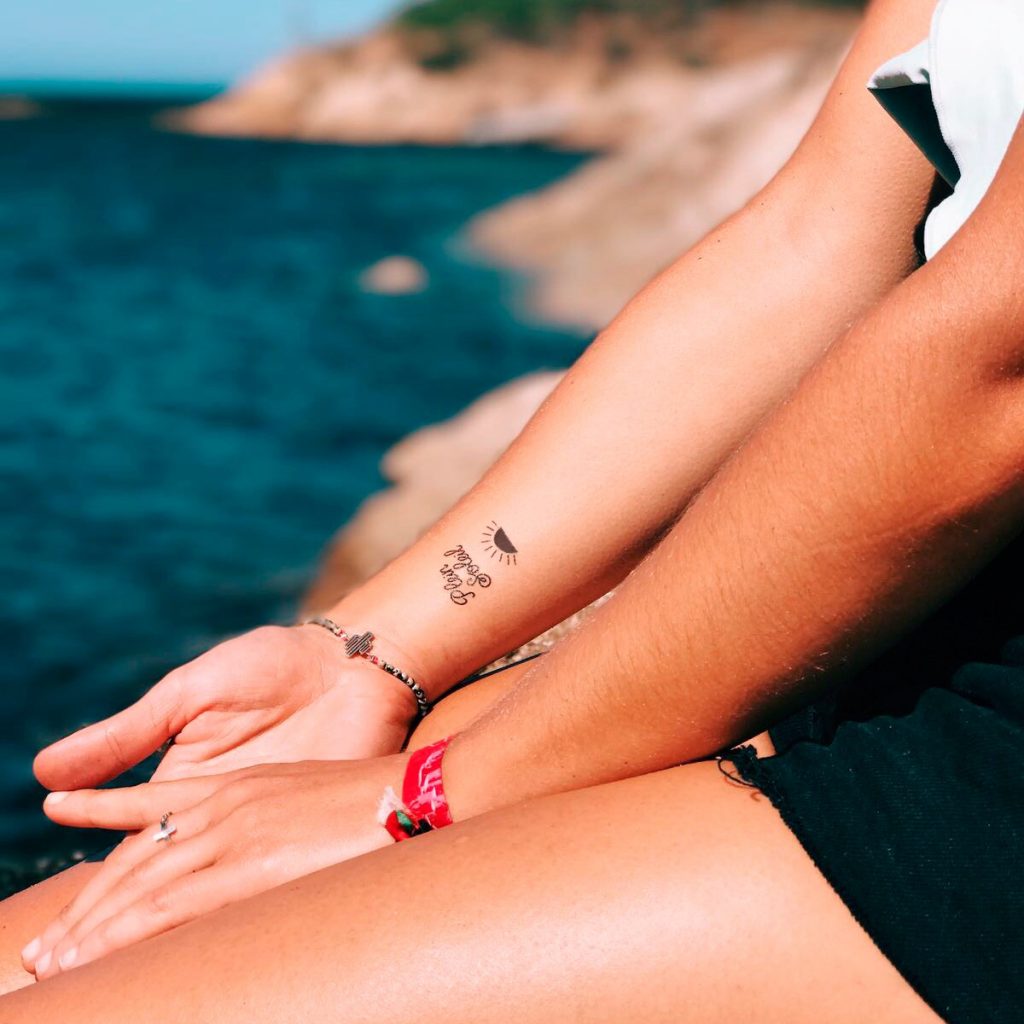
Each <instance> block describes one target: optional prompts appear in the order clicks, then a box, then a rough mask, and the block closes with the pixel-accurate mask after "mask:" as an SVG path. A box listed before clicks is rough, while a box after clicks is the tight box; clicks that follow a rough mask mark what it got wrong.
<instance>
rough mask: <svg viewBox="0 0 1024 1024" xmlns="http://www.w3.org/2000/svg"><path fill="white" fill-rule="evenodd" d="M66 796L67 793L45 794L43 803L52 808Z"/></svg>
mask: <svg viewBox="0 0 1024 1024" xmlns="http://www.w3.org/2000/svg"><path fill="white" fill-rule="evenodd" d="M66 796H67V793H47V795H46V799H45V800H44V801H43V803H44V804H49V805H50V806H51V807H52V806H53V805H54V804H59V803H60V802H61V800H63V799H64V798H65V797H66Z"/></svg>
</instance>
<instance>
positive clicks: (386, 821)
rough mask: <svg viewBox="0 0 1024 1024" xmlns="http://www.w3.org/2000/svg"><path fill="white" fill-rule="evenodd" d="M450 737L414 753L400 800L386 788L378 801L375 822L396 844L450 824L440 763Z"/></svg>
mask: <svg viewBox="0 0 1024 1024" xmlns="http://www.w3.org/2000/svg"><path fill="white" fill-rule="evenodd" d="M449 742H450V737H449V738H448V739H444V740H438V741H437V743H432V744H430V746H428V747H424V748H423V749H422V750H417V751H416V752H415V753H414V754H413V755H412V757H411V758H409V763H408V765H407V766H406V769H405V779H404V781H403V782H402V799H401V800H399V799H398V797H397V796H396V795H395V791H394V790H393V789H392V788H391V787H390V786H389V787H388V788H387V789H386V790H385V791H384V796H383V797H382V798H381V802H380V807H379V809H378V811H377V820H378V821H379V822H380V823H381V824H382V825H383V826H384V828H385V829H387V832H388V835H389V836H391V838H392V839H394V841H395V842H396V843H401V842H403V841H404V840H406V839H412V838H413V837H414V836H421V835H423V834H424V833H425V832H433V831H434V829H438V828H444V827H445V826H446V825H451V824H452V812H451V809H450V808H449V807H448V798H447V797H446V796H445V792H444V779H443V778H442V775H441V762H442V760H443V759H444V752H445V751H446V750H447V749H448V744H449Z"/></svg>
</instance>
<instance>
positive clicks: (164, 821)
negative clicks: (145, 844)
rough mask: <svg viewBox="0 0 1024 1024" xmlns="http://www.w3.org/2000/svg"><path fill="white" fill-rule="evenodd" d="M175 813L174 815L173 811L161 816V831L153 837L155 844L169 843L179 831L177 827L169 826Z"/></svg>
mask: <svg viewBox="0 0 1024 1024" xmlns="http://www.w3.org/2000/svg"><path fill="white" fill-rule="evenodd" d="M173 813H174V812H173V811H168V812H167V813H166V814H164V815H161V817H160V831H159V832H157V834H156V835H155V836H153V842H155V843H163V842H167V841H168V840H169V839H170V838H171V836H173V835H174V833H175V832H177V831H178V827H177V825H170V824H168V822H169V820H170V817H171V815H172V814H173Z"/></svg>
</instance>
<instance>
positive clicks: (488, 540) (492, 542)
mask: <svg viewBox="0 0 1024 1024" xmlns="http://www.w3.org/2000/svg"><path fill="white" fill-rule="evenodd" d="M483 544H484V550H485V551H489V552H490V553H491V558H496V559H497V560H498V561H499V562H504V563H505V564H506V565H516V564H517V562H516V555H518V554H519V549H518V548H517V547H516V546H515V544H513V543H512V541H510V540H509V539H508V534H507V533H506V532H505V531H504V530H503V529H502V528H501V527H500V526H499V525H498V524H497V523H496V522H495V521H494V520H493V519H492V520H491V524H490V526H487V527H485V528H484V535H483Z"/></svg>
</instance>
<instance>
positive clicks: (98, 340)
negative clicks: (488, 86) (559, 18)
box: [0, 105, 585, 867]
mask: <svg viewBox="0 0 1024 1024" xmlns="http://www.w3.org/2000/svg"><path fill="white" fill-rule="evenodd" d="M150 114H151V111H149V110H147V109H144V108H139V107H113V106H103V105H94V106H84V105H78V106H74V105H67V106H63V107H59V108H55V109H54V110H53V111H52V112H51V113H50V114H49V115H48V116H43V117H39V118H34V119H31V120H26V121H14V122H6V123H0V517H2V518H0V523H2V527H0V529H2V534H0V566H2V578H3V593H2V599H0V600H2V612H0V652H2V655H0V666H2V667H0V673H2V674H0V723H2V724H0V783H2V794H3V797H2V801H0V863H7V864H15V865H17V866H19V867H23V866H28V865H32V864H35V863H37V862H39V861H40V859H45V858H48V857H52V856H60V857H63V856H68V855H70V854H72V852H74V851H79V850H86V851H89V850H92V849H95V848H98V847H99V846H100V845H105V843H104V840H105V839H107V837H105V836H103V835H101V834H83V833H75V832H70V831H67V830H63V829H58V828H57V827H56V826H53V825H50V824H49V823H48V822H47V821H46V819H45V818H44V817H43V816H42V814H41V812H40V811H39V809H38V808H39V803H40V800H41V798H42V795H43V793H42V790H41V789H40V788H39V787H38V786H37V785H36V783H35V782H34V781H33V779H32V775H31V770H30V762H31V758H32V755H33V753H34V752H35V751H36V750H37V749H38V748H39V747H41V746H43V745H45V744H46V743H48V742H50V741H52V740H54V739H56V738H58V737H59V736H61V735H63V734H65V733H66V732H68V731H70V730H72V729H74V728H76V727H78V726H80V725H82V724H85V723H86V722H90V721H94V720H96V719H97V718H100V717H103V716H105V715H107V714H110V713H112V712H113V711H115V710H117V709H119V708H120V707H122V706H124V705H125V704H126V703H128V702H129V701H130V700H132V699H133V698H134V697H136V696H137V695H138V694H139V693H141V692H142V690H144V689H145V688H146V687H147V686H149V685H151V684H152V683H153V682H155V681H156V680H157V679H158V678H159V677H160V676H161V674H163V673H164V672H165V671H166V670H168V669H169V668H171V667H173V666H174V665H176V664H178V663H180V662H182V661H183V660H186V659H187V658H190V657H192V656H194V655H195V654H197V653H198V652H200V651H202V650H203V649H205V648H206V647H208V646H210V645H212V644H213V643H215V642H216V641H217V640H218V639H220V638H223V637H225V636H227V635H230V634H233V633H236V632H240V631H242V630H245V629H247V628H249V627H252V626H255V625H257V624H260V623H263V622H268V621H287V620H288V619H289V616H290V614H291V613H292V611H293V610H294V608H295V605H296V601H297V598H298V596H299V595H300V593H301V592H302V589H303V587H304V586H305V585H306V583H307V582H308V580H309V579H310V576H311V574H312V573H313V571H314V569H315V566H316V562H317V557H318V554H319V552H320V551H321V549H322V547H323V545H324V544H325V542H326V541H327V539H328V538H329V537H330V535H331V534H332V532H333V531H334V530H335V529H336V528H337V527H338V526H339V525H341V524H342V523H343V522H344V521H345V520H346V519H347V517H348V516H349V515H350V514H351V513H352V511H353V510H354V509H355V507H356V506H357V505H358V503H359V502H360V501H361V500H362V499H363V498H364V497H365V496H366V495H367V494H369V493H370V492H372V491H373V490H375V489H377V488H378V487H380V486H381V484H382V480H381V478H380V476H379V474H378V463H379V460H380V457H381V455H382V454H383V452H384V451H385V449H387V448H388V447H389V446H390V445H391V444H393V443H394V442H395V441H397V440H398V439H399V438H401V437H402V436H404V435H405V434H407V433H409V431H411V430H414V429H416V428H417V427H419V426H422V425H423V424H426V423H430V422H433V421H436V420H438V419H441V418H444V417H447V416H450V415H452V414H454V413H456V412H458V411H459V410H460V409H461V408H463V407H464V406H465V405H466V404H467V403H468V402H470V401H471V400H472V399H474V398H475V397H477V396H478V395H479V394H480V393H481V392H483V391H485V390H486V389H488V388H490V387H493V386H495V385H497V384H500V383H502V382H503V381H506V380H508V379H510V378H512V377H515V376H517V375H519V374H522V373H525V372H528V371H530V370H534V369H537V368H541V367H560V366H565V365H568V364H569V363H570V362H571V361H572V360H573V359H574V358H575V357H576V355H577V354H578V353H579V352H580V351H581V349H582V347H583V344H584V341H585V339H583V338H581V337H580V336H578V335H574V334H566V333H559V332H557V331H551V330H545V329H539V328H537V327H530V326H527V325H525V324H524V323H523V322H522V321H521V320H520V319H519V318H517V316H516V315H515V312H514V310H515V308H516V304H517V302H518V300H519V298H520V297H521V294H522V282H520V281H517V280H515V279H514V278H512V277H511V276H509V275H507V274H501V273H498V272H496V271H494V270H491V269H488V268H487V267H485V266H482V265H479V264H478V263H475V262H474V261H473V259H472V257H471V256H470V255H468V254H467V253H466V251H465V246H464V244H462V243H461V241H460V231H461V229H462V228H463V227H464V226H465V224H466V222H467V220H469V219H470V218H471V217H472V216H473V215H474V214H475V213H477V212H479V211H480V210H482V209H484V208H486V207H489V206H492V205H494V204H495V203H497V202H500V201H501V200H503V199H505V198H507V197H509V196H512V195H514V194H517V193H521V192H524V191H528V190H531V189H535V188H538V187H540V186H543V185H545V184H547V183H549V182H551V181H553V180H555V179H556V178H558V177H559V176H561V175H563V174H565V173H567V172H568V171H570V170H571V169H572V168H573V167H575V166H576V165H577V164H578V163H579V161H580V160H581V159H582V157H578V156H571V155H566V154H555V153H549V152H545V151H543V150H539V149H529V148H524V149H504V150H443V149H438V150H420V149H412V148H400V149H396V148H387V149H364V148H349V147H340V146H327V145H305V144H294V143H267V142H255V141H236V140H217V139H202V138H192V137H189V136H184V135H176V134H171V133H168V132H162V131H158V130H155V129H154V128H153V127H152V126H151V119H150ZM393 254H404V255H408V256H411V257H413V258H415V259H417V260H420V261H421V262H422V263H423V264H424V265H425V267H426V268H427V270H428V272H429V274H430V285H429V287H428V289H427V290H426V291H425V292H423V293H422V294H417V295H408V296H402V297H384V296H379V295H369V294H366V293H364V292H363V291H362V290H360V288H359V286H358V283H357V279H358V275H359V273H360V272H361V271H362V270H363V269H364V268H366V267H367V266H368V265H369V264H372V263H373V262H375V261H376V260H378V259H380V258H382V257H386V256H389V255H393ZM136 781H137V780H136ZM107 841H109V840H107Z"/></svg>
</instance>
